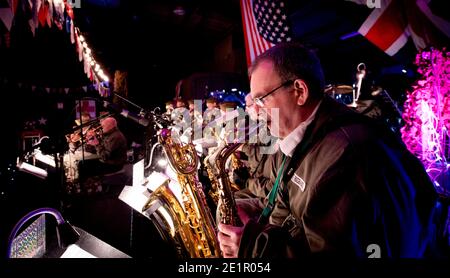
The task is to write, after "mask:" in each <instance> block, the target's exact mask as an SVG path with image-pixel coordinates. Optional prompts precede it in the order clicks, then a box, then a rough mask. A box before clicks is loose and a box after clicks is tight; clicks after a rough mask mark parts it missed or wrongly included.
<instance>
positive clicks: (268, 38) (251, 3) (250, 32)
mask: <svg viewBox="0 0 450 278" xmlns="http://www.w3.org/2000/svg"><path fill="white" fill-rule="evenodd" d="M241 13H242V23H243V28H244V36H245V50H246V54H247V65H248V66H250V65H251V63H252V62H253V60H254V59H255V58H256V57H257V56H258V55H260V54H261V53H263V52H264V51H266V50H267V49H269V48H271V47H272V46H274V45H275V44H277V43H280V42H284V41H290V40H291V39H292V35H291V32H292V31H291V27H290V26H289V24H288V16H287V12H286V5H285V2H284V1H263V0H241Z"/></svg>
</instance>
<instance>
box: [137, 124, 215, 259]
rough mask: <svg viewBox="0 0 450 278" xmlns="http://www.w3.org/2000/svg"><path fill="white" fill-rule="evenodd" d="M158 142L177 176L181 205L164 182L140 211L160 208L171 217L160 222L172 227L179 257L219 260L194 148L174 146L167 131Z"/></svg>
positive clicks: (162, 133) (181, 145)
mask: <svg viewBox="0 0 450 278" xmlns="http://www.w3.org/2000/svg"><path fill="white" fill-rule="evenodd" d="M158 139H159V141H160V143H161V145H162V146H163V148H164V151H165V153H166V155H167V158H168V160H169V164H170V166H171V167H172V169H173V170H174V171H175V172H176V173H177V178H178V182H179V184H180V186H181V195H182V197H181V198H182V201H181V203H180V201H179V200H178V199H177V198H176V196H175V194H174V193H173V192H172V190H171V189H170V188H169V186H168V185H169V183H168V182H167V181H166V182H165V183H163V184H162V185H161V186H159V187H158V188H157V189H156V190H155V191H154V192H153V193H152V195H151V196H150V198H149V199H148V201H147V202H146V204H145V205H144V206H143V208H142V211H144V212H145V211H147V210H148V209H150V208H152V207H153V206H154V205H155V204H158V203H159V204H161V207H160V209H161V208H163V209H164V210H165V214H166V217H167V215H168V216H170V219H167V218H164V215H163V217H162V218H164V219H165V222H166V224H167V225H165V226H166V227H167V226H173V230H172V231H171V232H170V236H171V237H172V239H173V240H174V241H175V243H176V245H177V249H178V254H179V255H180V256H189V257H190V258H214V257H220V256H221V255H220V248H219V243H218V241H217V237H216V230H215V225H214V220H213V218H212V215H211V211H210V210H209V208H208V206H207V204H206V198H205V195H204V193H203V188H202V185H201V184H200V182H199V181H198V177H197V166H198V162H199V161H198V156H197V152H196V150H195V147H194V145H193V144H192V143H189V144H185V145H183V144H182V143H179V142H175V140H174V138H173V137H172V136H171V134H170V130H168V129H161V130H160V132H159V135H158ZM160 209H158V211H159V212H161V211H160ZM164 210H163V211H164ZM162 214H164V213H162ZM169 222H170V223H169Z"/></svg>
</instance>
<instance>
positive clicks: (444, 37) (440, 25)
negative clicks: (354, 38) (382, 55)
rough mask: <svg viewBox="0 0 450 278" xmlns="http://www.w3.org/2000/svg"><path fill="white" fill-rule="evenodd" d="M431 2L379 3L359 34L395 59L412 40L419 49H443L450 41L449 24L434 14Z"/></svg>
mask: <svg viewBox="0 0 450 278" xmlns="http://www.w3.org/2000/svg"><path fill="white" fill-rule="evenodd" d="M429 4H430V1H429V0H415V1H406V0H404V1H401V0H383V1H381V0H380V8H375V9H374V10H373V12H372V13H371V14H370V15H369V17H368V18H367V19H366V20H365V21H364V23H363V24H362V25H361V27H360V29H359V30H358V32H359V33H361V34H362V35H363V36H365V37H366V38H367V39H368V40H369V41H370V42H372V43H373V44H375V45H376V46H377V47H379V48H380V49H381V50H383V51H384V52H386V53H387V54H388V55H390V56H392V55H394V54H396V53H397V52H398V51H399V50H400V49H401V48H402V47H403V46H404V45H405V44H406V42H407V41H408V38H409V37H411V38H412V40H413V42H414V44H415V46H416V48H417V49H424V48H426V47H428V46H435V47H442V46H445V44H447V43H448V39H449V38H450V23H449V22H448V21H446V20H445V19H443V18H441V17H439V16H437V15H435V14H433V12H432V11H431V9H430V6H429Z"/></svg>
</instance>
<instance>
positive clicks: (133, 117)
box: [103, 101, 150, 126]
mask: <svg viewBox="0 0 450 278" xmlns="http://www.w3.org/2000/svg"><path fill="white" fill-rule="evenodd" d="M103 106H104V107H105V108H109V109H112V110H114V111H120V115H122V116H123V117H125V118H127V119H130V120H132V121H134V122H136V123H138V124H140V125H142V126H148V124H149V123H150V122H149V120H147V119H145V118H143V117H141V116H139V115H136V114H134V113H132V112H130V111H128V110H126V109H120V108H118V107H117V106H116V105H114V104H112V103H109V102H107V101H103Z"/></svg>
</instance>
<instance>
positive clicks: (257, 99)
mask: <svg viewBox="0 0 450 278" xmlns="http://www.w3.org/2000/svg"><path fill="white" fill-rule="evenodd" d="M291 83H294V81H293V80H288V81H286V82H284V83H282V84H281V85H280V86H278V87H276V88H275V89H273V90H272V91H270V92H268V93H267V94H265V95H263V96H262V97H255V98H254V99H253V101H254V103H255V104H256V105H257V106H258V107H264V98H266V97H268V96H269V95H271V94H273V93H275V92H276V91H277V90H278V89H280V88H282V87H285V86H287V85H290V84H291Z"/></svg>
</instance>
